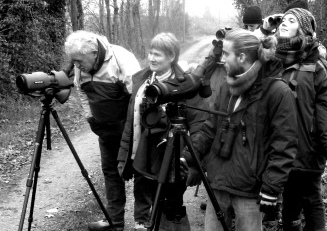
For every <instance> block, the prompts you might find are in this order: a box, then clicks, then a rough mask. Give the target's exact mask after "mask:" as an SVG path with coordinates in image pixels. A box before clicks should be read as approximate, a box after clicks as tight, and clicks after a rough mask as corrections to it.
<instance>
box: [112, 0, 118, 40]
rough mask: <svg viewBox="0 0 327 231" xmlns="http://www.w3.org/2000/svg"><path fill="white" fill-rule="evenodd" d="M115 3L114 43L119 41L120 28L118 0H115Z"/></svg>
mask: <svg viewBox="0 0 327 231" xmlns="http://www.w3.org/2000/svg"><path fill="white" fill-rule="evenodd" d="M113 3H114V31H113V43H115V44H117V43H118V28H119V15H118V11H119V8H118V4H117V0H113Z"/></svg>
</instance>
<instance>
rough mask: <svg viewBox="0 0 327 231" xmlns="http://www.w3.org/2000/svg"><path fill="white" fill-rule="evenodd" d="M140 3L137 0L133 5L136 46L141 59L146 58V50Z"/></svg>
mask: <svg viewBox="0 0 327 231" xmlns="http://www.w3.org/2000/svg"><path fill="white" fill-rule="evenodd" d="M140 1H141V0H136V1H135V2H134V4H133V9H132V13H133V21H134V28H135V29H134V31H135V45H136V47H135V48H136V49H137V56H139V57H140V58H141V59H144V58H145V48H144V43H143V35H142V28H141V20H140Z"/></svg>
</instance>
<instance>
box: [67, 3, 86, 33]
mask: <svg viewBox="0 0 327 231" xmlns="http://www.w3.org/2000/svg"><path fill="white" fill-rule="evenodd" d="M69 13H70V20H71V22H72V28H73V31H76V30H83V29H84V13H83V5H82V2H81V0H70V12H69Z"/></svg>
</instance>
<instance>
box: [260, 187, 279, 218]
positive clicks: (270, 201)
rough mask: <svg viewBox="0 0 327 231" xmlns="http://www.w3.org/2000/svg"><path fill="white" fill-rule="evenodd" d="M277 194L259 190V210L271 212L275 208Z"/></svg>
mask: <svg viewBox="0 0 327 231" xmlns="http://www.w3.org/2000/svg"><path fill="white" fill-rule="evenodd" d="M277 199H278V196H273V195H269V194H267V193H264V192H262V191H261V192H260V194H259V198H258V201H257V204H260V212H264V213H272V212H274V211H275V210H276V209H277V208H276V207H277Z"/></svg>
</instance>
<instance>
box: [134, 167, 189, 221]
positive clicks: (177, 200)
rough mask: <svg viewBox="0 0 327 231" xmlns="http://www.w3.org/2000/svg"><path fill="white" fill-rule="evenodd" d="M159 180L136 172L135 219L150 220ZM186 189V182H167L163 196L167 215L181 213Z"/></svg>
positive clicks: (164, 209)
mask: <svg viewBox="0 0 327 231" xmlns="http://www.w3.org/2000/svg"><path fill="white" fill-rule="evenodd" d="M157 186H158V182H157V181H156V180H152V179H149V178H146V177H145V176H144V175H142V174H140V173H137V172H136V171H135V173H134V198H135V202H134V219H135V221H136V222H148V221H149V219H150V212H151V207H152V205H153V202H154V197H155V194H156V191H157ZM185 191H186V185H185V182H180V183H166V184H165V185H164V187H163V191H162V192H161V193H162V196H164V197H165V204H164V205H161V206H164V207H163V208H162V209H163V211H164V212H165V211H166V215H167V216H168V215H174V213H175V212H176V213H180V210H181V208H182V205H183V194H184V192H185Z"/></svg>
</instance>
